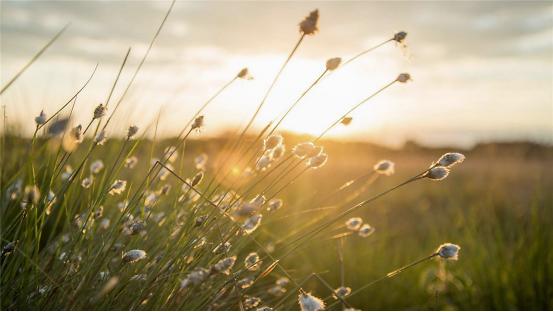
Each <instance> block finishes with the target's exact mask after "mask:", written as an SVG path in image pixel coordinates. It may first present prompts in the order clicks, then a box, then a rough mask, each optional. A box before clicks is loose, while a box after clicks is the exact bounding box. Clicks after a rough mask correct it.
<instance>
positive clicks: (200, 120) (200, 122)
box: [192, 115, 204, 130]
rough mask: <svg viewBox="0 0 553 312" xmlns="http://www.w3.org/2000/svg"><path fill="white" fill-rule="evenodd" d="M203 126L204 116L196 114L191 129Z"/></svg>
mask: <svg viewBox="0 0 553 312" xmlns="http://www.w3.org/2000/svg"><path fill="white" fill-rule="evenodd" d="M203 126H204V116H203V115H202V116H198V117H196V119H194V123H192V130H195V129H197V130H199V129H200V128H201V127H203Z"/></svg>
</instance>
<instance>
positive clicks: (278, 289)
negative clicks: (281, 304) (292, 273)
mask: <svg viewBox="0 0 553 312" xmlns="http://www.w3.org/2000/svg"><path fill="white" fill-rule="evenodd" d="M267 292H268V293H269V294H270V295H272V296H275V297H281V296H282V295H284V294H285V293H286V288H284V287H282V286H279V285H275V286H273V287H271V288H269V289H268V290H267Z"/></svg>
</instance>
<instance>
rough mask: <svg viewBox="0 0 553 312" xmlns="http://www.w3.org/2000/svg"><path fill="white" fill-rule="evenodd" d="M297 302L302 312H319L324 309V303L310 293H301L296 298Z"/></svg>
mask: <svg viewBox="0 0 553 312" xmlns="http://www.w3.org/2000/svg"><path fill="white" fill-rule="evenodd" d="M298 302H299V304H300V308H301V310H302V311H321V310H324V309H325V303H324V301H323V300H321V299H320V298H317V297H315V296H313V295H311V293H304V292H301V293H300V294H299V296H298Z"/></svg>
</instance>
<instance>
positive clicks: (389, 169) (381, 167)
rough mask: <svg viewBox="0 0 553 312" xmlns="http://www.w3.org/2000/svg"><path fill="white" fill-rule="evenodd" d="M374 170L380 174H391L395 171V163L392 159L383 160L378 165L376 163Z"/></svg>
mask: <svg viewBox="0 0 553 312" xmlns="http://www.w3.org/2000/svg"><path fill="white" fill-rule="evenodd" d="M373 168H374V171H376V172H377V173H379V174H383V175H387V176H390V175H392V174H394V172H395V165H394V163H393V162H392V161H389V160H381V161H379V162H378V163H376V165H374V167H373Z"/></svg>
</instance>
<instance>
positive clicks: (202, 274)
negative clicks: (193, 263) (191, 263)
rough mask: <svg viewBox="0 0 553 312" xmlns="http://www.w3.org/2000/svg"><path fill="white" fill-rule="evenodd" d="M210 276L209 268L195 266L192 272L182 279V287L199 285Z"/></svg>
mask: <svg viewBox="0 0 553 312" xmlns="http://www.w3.org/2000/svg"><path fill="white" fill-rule="evenodd" d="M208 277H209V270H207V269H204V268H202V267H197V268H195V269H194V270H193V271H192V272H190V273H188V275H187V276H186V278H185V279H183V280H182V281H181V284H180V287H181V289H184V288H187V287H188V286H190V285H193V286H198V285H200V284H202V283H203V282H204V281H205V280H206V279H207V278H208Z"/></svg>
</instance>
